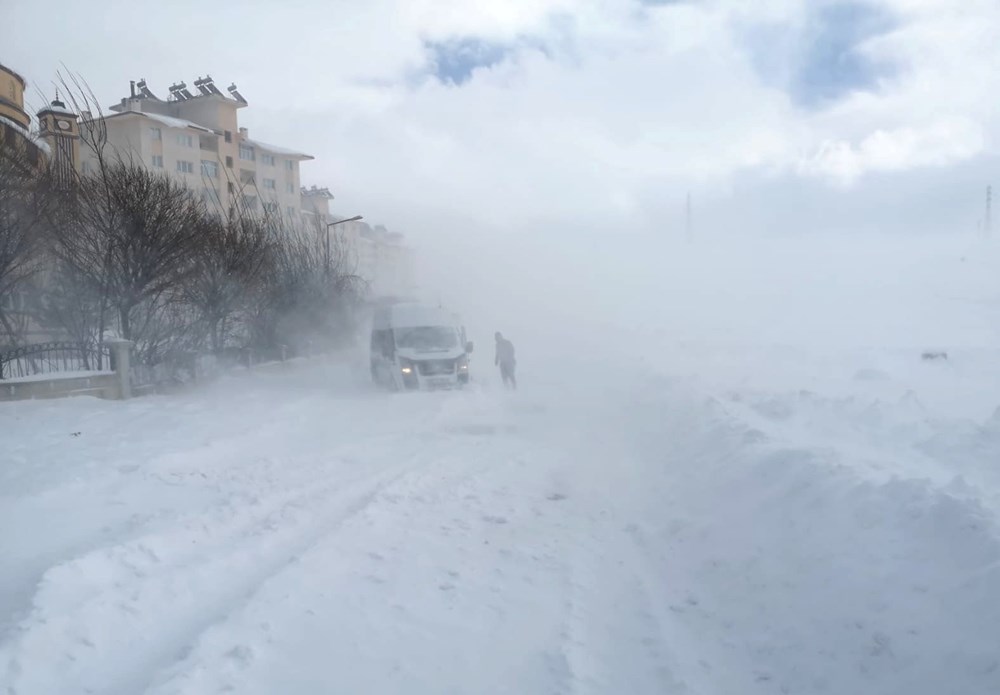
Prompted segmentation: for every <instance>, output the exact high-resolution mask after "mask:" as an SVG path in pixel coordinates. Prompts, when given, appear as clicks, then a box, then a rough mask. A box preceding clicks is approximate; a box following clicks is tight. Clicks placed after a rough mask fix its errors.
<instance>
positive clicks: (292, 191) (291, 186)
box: [285, 181, 295, 195]
mask: <svg viewBox="0 0 1000 695" xmlns="http://www.w3.org/2000/svg"><path fill="white" fill-rule="evenodd" d="M285 192H286V193H288V194H289V195H295V184H294V183H292V182H291V181H289V182H288V183H286V184H285Z"/></svg>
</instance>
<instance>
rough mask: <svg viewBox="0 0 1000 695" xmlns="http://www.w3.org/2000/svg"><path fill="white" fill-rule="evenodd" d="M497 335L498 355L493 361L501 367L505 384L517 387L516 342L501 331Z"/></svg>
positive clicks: (508, 386) (509, 386)
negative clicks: (508, 338) (511, 340)
mask: <svg viewBox="0 0 1000 695" xmlns="http://www.w3.org/2000/svg"><path fill="white" fill-rule="evenodd" d="M495 337H496V340H497V356H496V359H495V360H494V361H493V363H494V364H495V365H497V366H498V367H500V376H501V377H503V385H504V386H506V387H507V388H512V389H516V388H517V377H516V376H515V375H514V369H515V367H516V366H517V360H515V359H514V343H512V342H510V341H509V340H507V339H506V338H504V337H503V335H502V334H501V333H500V332H499V331H497V334H496V336H495Z"/></svg>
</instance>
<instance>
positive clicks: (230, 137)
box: [226, 130, 233, 142]
mask: <svg viewBox="0 0 1000 695" xmlns="http://www.w3.org/2000/svg"><path fill="white" fill-rule="evenodd" d="M232 141H233V131H231V130H227V131H226V142H232Z"/></svg>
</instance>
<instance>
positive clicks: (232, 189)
mask: <svg viewBox="0 0 1000 695" xmlns="http://www.w3.org/2000/svg"><path fill="white" fill-rule="evenodd" d="M226 190H227V191H229V195H232V194H233V193H234V192H235V191H236V186H234V185H233V182H232V181H230V182H228V183H227V184H226Z"/></svg>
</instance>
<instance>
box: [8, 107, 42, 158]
mask: <svg viewBox="0 0 1000 695" xmlns="http://www.w3.org/2000/svg"><path fill="white" fill-rule="evenodd" d="M0 123H3V124H4V125H7V126H10V127H11V128H13V129H14V130H16V131H17V132H18V133H20V134H21V135H23V136H24V137H25V139H26V140H27V141H28V142H30V143H31V144H33V145H34V146H35V147H37V148H38V149H40V150H41V151H42V152H44V153H45V154H46V155H50V156H51V154H52V148H51V147H49V143H47V142H45V141H44V140H42V139H41V138H40V137H38V136H37V135H34V134H33V133H31V132H29V131H28V130H27V129H26V128H25V127H24V126H22V125H21V124H20V123H18V122H17V121H12V120H10V119H9V118H7V117H6V116H0Z"/></svg>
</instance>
